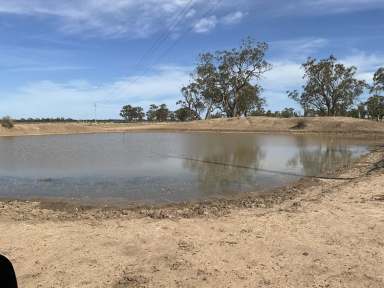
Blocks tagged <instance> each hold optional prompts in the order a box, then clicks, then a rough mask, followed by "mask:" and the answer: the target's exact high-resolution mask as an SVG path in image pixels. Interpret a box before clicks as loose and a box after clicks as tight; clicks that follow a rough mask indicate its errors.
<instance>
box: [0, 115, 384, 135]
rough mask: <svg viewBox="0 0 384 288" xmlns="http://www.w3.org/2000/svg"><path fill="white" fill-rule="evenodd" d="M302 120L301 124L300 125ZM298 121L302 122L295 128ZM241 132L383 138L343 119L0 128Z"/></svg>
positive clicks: (370, 127) (19, 131)
mask: <svg viewBox="0 0 384 288" xmlns="http://www.w3.org/2000/svg"><path fill="white" fill-rule="evenodd" d="M302 121H304V122H302ZM299 122H302V123H304V125H303V126H302V127H299V128H298V124H299ZM151 130H157V131H163V130H167V131H243V132H291V133H292V132H293V133H303V132H304V133H308V132H315V133H318V132H321V133H353V134H355V135H356V134H361V135H364V134H369V135H370V136H375V135H376V136H379V135H380V136H383V135H384V122H375V121H370V120H362V119H353V118H346V117H336V118H335V117H321V118H319V117H317V118H304V119H302V118H290V119H282V118H268V117H247V118H239V119H238V118H229V119H212V120H207V121H205V120H203V121H194V122H184V123H181V122H172V123H136V124H135V123H133V124H112V123H110V124H108V123H107V124H90V123H88V124H86V123H69V124H67V123H48V124H16V126H15V127H14V128H13V129H6V128H3V127H1V126H0V136H21V135H46V134H77V133H103V132H105V133H107V132H132V131H151Z"/></svg>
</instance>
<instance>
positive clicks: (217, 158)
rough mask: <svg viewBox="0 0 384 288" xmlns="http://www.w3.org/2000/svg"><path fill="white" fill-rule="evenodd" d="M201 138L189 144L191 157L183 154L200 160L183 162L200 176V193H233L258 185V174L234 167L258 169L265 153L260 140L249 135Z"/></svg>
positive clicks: (187, 145) (250, 170) (206, 136)
mask: <svg viewBox="0 0 384 288" xmlns="http://www.w3.org/2000/svg"><path fill="white" fill-rule="evenodd" d="M195 136H196V135H195ZM199 136H202V137H190V138H189V139H188V141H186V143H185V147H186V149H185V151H187V153H188V154H187V155H185V154H184V155H183V156H185V158H187V157H188V158H191V159H196V160H198V161H193V160H188V159H184V161H183V167H184V168H187V169H189V170H190V171H194V172H196V173H197V180H198V188H199V190H200V191H201V192H203V193H204V194H208V195H213V194H215V193H218V192H219V193H223V192H224V193H225V194H232V193H233V192H241V191H244V190H249V189H252V187H255V186H256V185H257V182H258V181H257V174H258V173H257V172H255V171H254V170H252V169H246V168H239V167H235V166H236V165H237V166H245V167H251V168H255V169H257V168H259V165H260V164H259V163H260V161H261V160H262V159H263V158H264V157H265V153H263V151H262V149H261V145H260V143H258V141H257V137H254V136H253V135H246V134H232V135H231V134H223V135H220V136H218V135H213V134H212V135H207V134H205V135H199ZM209 162H211V163H209ZM212 162H214V163H212ZM218 163H220V164H218ZM247 188H248V189H247Z"/></svg>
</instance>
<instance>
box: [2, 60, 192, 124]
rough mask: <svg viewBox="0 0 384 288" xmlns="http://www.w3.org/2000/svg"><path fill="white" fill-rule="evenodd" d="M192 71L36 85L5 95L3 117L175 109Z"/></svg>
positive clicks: (115, 114) (110, 114) (88, 115)
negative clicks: (154, 105)
mask: <svg viewBox="0 0 384 288" xmlns="http://www.w3.org/2000/svg"><path fill="white" fill-rule="evenodd" d="M189 70H190V69H189V67H188V68H183V67H173V66H168V67H159V68H158V69H157V71H156V72H155V73H154V74H152V75H148V76H142V77H140V76H132V77H128V78H124V79H120V80H116V81H114V82H110V83H104V84H101V85H94V84H92V83H89V82H88V81H84V80H77V81H68V82H64V83H61V82H53V81H39V82H33V83H29V84H27V85H24V86H23V87H21V88H20V89H18V90H17V91H15V92H12V94H10V95H3V97H2V98H0V115H8V114H11V116H13V117H17V118H21V117H60V116H63V117H73V118H82V119H84V118H92V117H93V108H92V107H93V105H94V103H95V102H96V103H98V117H100V118H118V114H119V110H120V108H121V106H122V105H123V104H133V105H142V106H144V107H147V106H148V105H149V104H151V103H157V104H160V103H166V104H168V105H169V106H170V107H172V108H173V107H174V106H175V102H176V101H177V100H176V99H178V97H180V89H181V87H182V85H184V84H185V83H187V82H188V80H189Z"/></svg>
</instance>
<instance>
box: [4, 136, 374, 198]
mask: <svg viewBox="0 0 384 288" xmlns="http://www.w3.org/2000/svg"><path fill="white" fill-rule="evenodd" d="M367 147H368V144H366V143H364V142H361V141H355V140H353V139H352V140H351V139H345V138H340V137H334V138H329V137H314V136H293V135H265V134H241V133H231V134H212V133H208V134H202V133H196V134H182V133H133V134H122V133H117V134H100V135H67V136H44V137H20V138H0V197H7V198H23V199H26V198H28V199H29V198H39V197H54V198H75V199H81V200H83V201H106V200H108V201H110V202H111V201H112V202H113V201H116V202H117V201H149V202H169V201H176V202H179V201H188V200H200V199H207V198H209V197H212V196H231V195H234V194H235V193H241V192H251V191H261V190H265V189H270V188H272V187H278V186H281V185H284V184H287V183H289V182H291V181H294V180H296V179H298V176H294V175H295V174H297V175H300V174H303V173H304V174H306V175H319V174H322V173H324V172H329V171H332V170H334V169H336V168H337V167H340V166H341V165H345V164H349V163H351V161H353V160H354V159H356V158H357V157H358V156H359V155H361V154H363V153H365V152H366V151H367ZM192 159H193V160H192ZM246 167H249V168H252V169H247V168H246Z"/></svg>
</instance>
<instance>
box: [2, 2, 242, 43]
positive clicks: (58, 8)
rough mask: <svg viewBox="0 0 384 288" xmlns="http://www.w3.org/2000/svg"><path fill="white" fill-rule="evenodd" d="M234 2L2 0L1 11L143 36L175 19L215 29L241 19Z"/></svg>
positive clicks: (67, 27) (101, 32)
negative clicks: (221, 20) (222, 20)
mask: <svg viewBox="0 0 384 288" xmlns="http://www.w3.org/2000/svg"><path fill="white" fill-rule="evenodd" d="M241 1H245V0H241ZM230 3H231V2H230V1H228V0H223V1H217V0H216V1H203V0H142V1H136V0H115V1H107V0H84V1H49V0H13V1H8V0H0V13H7V14H17V15H28V16H38V17H46V18H48V19H51V20H53V21H54V22H56V23H57V25H58V26H59V27H60V30H61V31H63V32H65V33H70V34H82V35H86V36H95V35H97V36H105V37H119V36H124V37H131V38H143V37H148V36H150V35H152V34H154V33H156V32H157V31H159V30H164V29H166V28H167V29H170V30H172V29H174V28H173V26H174V25H173V23H177V29H180V27H186V28H187V29H188V28H191V27H190V26H191V24H192V25H193V27H194V28H195V29H194V30H195V31H196V32H197V33H201V32H202V31H207V30H209V29H213V28H214V27H215V26H216V21H215V19H216V18H217V19H219V18H221V17H227V24H231V23H230V22H231V21H232V23H235V22H238V21H240V20H241V18H242V17H240V16H242V14H241V12H237V13H236V14H234V15H232V16H228V15H227V14H228V11H229V9H231V8H230V7H232V6H233V4H232V5H230ZM207 14H208V15H207ZM209 14H211V15H209ZM231 17H232V18H231Z"/></svg>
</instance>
